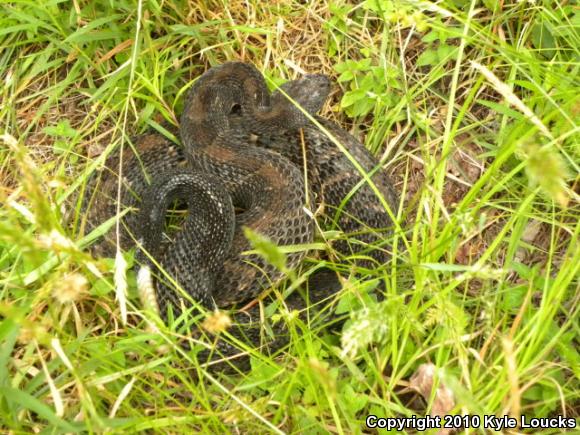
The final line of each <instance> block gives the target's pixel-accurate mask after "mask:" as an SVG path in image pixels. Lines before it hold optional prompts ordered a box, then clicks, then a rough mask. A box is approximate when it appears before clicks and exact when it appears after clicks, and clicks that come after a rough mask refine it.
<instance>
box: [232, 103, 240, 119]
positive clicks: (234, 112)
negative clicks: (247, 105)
mask: <svg viewBox="0 0 580 435" xmlns="http://www.w3.org/2000/svg"><path fill="white" fill-rule="evenodd" d="M241 114H242V105H241V104H238V103H235V104H234V105H232V108H231V109H230V115H236V116H240V115H241Z"/></svg>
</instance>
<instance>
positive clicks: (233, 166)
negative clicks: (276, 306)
mask: <svg viewBox="0 0 580 435" xmlns="http://www.w3.org/2000/svg"><path fill="white" fill-rule="evenodd" d="M329 90H330V83H329V80H328V79H327V78H326V77H325V76H322V75H309V76H305V77H304V78H302V79H300V80H295V81H291V82H288V83H286V84H285V85H284V86H282V87H281V91H283V92H281V91H278V92H275V93H274V94H273V95H270V93H269V91H268V89H267V87H266V85H265V81H264V79H263V77H262V75H261V74H260V73H259V72H258V71H257V70H256V69H255V68H254V67H253V66H250V65H248V64H245V63H241V62H228V63H225V64H223V65H221V66H218V67H214V68H211V69H210V70H208V71H207V72H206V73H205V74H203V75H202V76H201V77H200V78H199V79H198V80H197V81H196V82H195V83H194V85H193V86H192V88H191V89H190V91H189V94H188V96H187V99H186V102H185V107H184V111H183V114H182V116H181V125H180V130H179V133H180V136H181V139H182V143H183V149H182V148H180V147H178V146H176V145H174V144H172V143H170V142H169V141H168V140H167V139H165V138H163V137H162V136H160V135H158V134H146V135H143V136H141V137H139V138H137V140H136V141H135V148H136V150H137V153H136V154H132V155H129V156H127V155H126V156H125V159H124V161H123V165H122V174H123V178H122V190H121V193H122V195H121V203H122V207H123V208H125V207H129V208H139V209H140V210H139V211H135V212H129V213H127V214H126V215H125V216H124V217H123V218H122V219H123V220H122V223H123V231H122V234H121V247H122V248H124V249H128V248H129V247H131V246H132V245H133V244H134V240H135V239H137V240H138V241H141V243H142V246H143V248H144V249H145V251H146V252H148V253H149V254H150V255H151V256H152V257H153V258H154V259H155V260H156V261H157V262H158V264H159V265H161V266H162V267H163V269H164V270H165V271H166V272H167V273H168V274H169V275H170V276H171V277H172V278H173V279H174V280H175V281H176V282H177V283H179V284H180V286H181V287H182V288H183V289H184V291H186V292H187V293H188V294H189V295H190V296H191V298H192V299H193V300H194V301H197V302H198V303H200V304H202V305H204V306H206V307H207V308H214V307H215V306H217V307H220V308H227V307H231V306H234V305H236V304H240V303H242V302H247V301H249V300H252V299H254V298H255V297H256V296H257V295H258V294H259V293H260V292H262V291H263V290H264V289H266V288H268V287H270V286H271V285H272V283H275V282H277V281H279V280H280V279H281V278H282V272H281V271H280V270H279V269H278V268H276V267H274V266H273V265H271V264H269V263H268V262H267V261H265V260H264V258H263V257H262V256H260V255H257V254H254V255H242V252H244V251H247V250H249V249H250V244H249V242H248V240H247V239H246V237H245V235H244V231H243V228H244V227H248V228H250V229H252V230H253V231H254V232H256V233H259V234H261V235H263V236H265V237H267V238H268V239H270V240H271V241H272V242H274V243H275V244H277V245H279V246H286V245H297V244H305V243H309V242H311V241H312V240H313V238H314V232H315V231H314V229H315V227H314V222H313V219H312V218H311V216H310V215H309V213H307V211H306V210H305V206H306V205H307V199H308V198H310V200H311V203H310V204H309V206H310V208H311V210H316V209H317V208H318V207H319V206H320V205H323V206H324V210H325V215H326V216H327V217H326V218H325V219H326V220H327V221H328V222H330V221H333V222H335V224H336V225H337V227H338V228H339V229H342V230H343V231H345V232H348V233H359V234H358V235H357V236H356V239H357V240H359V241H360V244H359V245H356V246H349V245H348V243H347V242H345V241H339V242H338V243H337V244H336V249H337V250H338V251H339V252H341V253H343V254H347V255H348V254H351V253H354V254H355V255H357V256H358V257H360V259H359V261H360V264H363V265H367V266H369V265H371V264H372V263H373V262H375V263H376V262H382V261H384V260H385V259H386V258H387V250H388V246H382V247H381V246H380V245H381V243H383V244H384V243H385V242H384V238H385V234H387V233H386V231H388V230H389V228H391V227H392V221H391V219H390V218H389V214H388V213H387V211H386V210H385V207H384V204H383V203H382V202H381V200H380V199H379V196H377V195H376V192H373V190H372V189H371V188H370V187H369V185H368V184H367V183H365V182H361V180H363V176H362V175H361V174H360V172H359V171H358V170H357V169H356V168H355V166H354V165H353V163H352V162H351V160H350V159H349V158H348V156H346V155H345V154H344V153H343V152H341V151H340V150H339V149H338V148H337V147H336V145H335V143H334V142H333V140H332V139H331V138H329V135H327V133H325V132H324V131H323V129H321V128H320V127H319V126H317V125H315V124H314V123H312V122H310V120H309V117H307V116H306V115H305V114H304V112H303V111H302V110H300V109H299V108H298V107H297V106H296V105H295V104H294V103H292V102H291V101H290V100H288V99H287V98H286V97H285V95H284V93H285V94H287V95H288V96H289V97H290V98H291V99H292V100H293V101H294V102H296V103H298V104H299V105H300V106H302V108H303V110H304V111H305V112H307V113H309V114H311V115H314V114H315V113H316V112H317V111H318V110H319V109H320V108H321V107H322V105H323V103H324V102H325V100H326V98H327V96H328V93H329ZM315 119H316V120H317V122H318V123H319V124H321V125H322V126H323V128H324V129H326V130H327V132H329V133H330V136H331V137H332V136H334V138H335V139H337V140H338V141H340V143H341V144H342V145H343V146H344V147H345V148H346V150H347V151H348V152H349V153H350V154H351V156H352V157H353V158H354V159H355V160H356V161H357V162H358V163H359V164H360V166H361V168H362V169H363V170H364V171H366V172H367V173H373V171H374V174H373V175H372V181H373V183H374V184H375V186H376V189H377V190H378V193H379V194H380V195H381V196H382V197H383V198H384V201H386V203H387V204H388V205H389V207H390V208H391V210H392V211H393V212H394V211H395V204H396V202H397V201H396V195H395V193H394V191H393V188H392V185H391V182H390V181H389V179H388V178H387V176H386V175H385V174H384V173H383V172H382V171H380V170H376V169H377V161H376V160H375V159H374V157H372V155H371V154H370V153H369V152H368V151H367V150H366V149H365V148H364V146H363V145H362V144H361V143H360V142H358V141H357V140H356V139H354V138H353V137H352V136H350V135H349V134H348V133H346V132H345V131H344V130H342V129H340V128H339V127H338V126H337V125H335V124H333V123H330V122H328V121H326V120H324V119H322V118H320V117H316V118H315ZM304 151H305V152H304ZM126 154H127V153H126ZM117 167H118V156H113V157H112V158H110V159H109V160H108V161H107V164H106V165H105V170H104V171H103V172H102V173H101V175H100V177H95V179H94V180H91V182H90V183H89V186H88V190H87V192H86V194H85V197H86V198H88V199H87V200H86V201H85V204H84V208H85V209H86V210H87V226H88V229H89V230H90V229H92V228H94V227H95V226H96V225H97V224H99V223H102V222H103V221H104V220H105V219H108V218H110V217H112V216H114V215H115V213H116V207H117V204H116V201H115V200H114V198H115V196H116V191H117V183H118V177H117V176H116V174H115V173H114V172H115V171H116V170H117ZM304 169H306V170H304ZM305 174H306V178H305ZM97 180H98V181H97ZM345 198H346V201H345ZM176 199H179V200H181V201H183V202H185V203H186V205H187V209H188V213H187V217H186V218H185V222H184V223H183V226H182V228H181V229H180V230H179V231H177V233H176V234H175V235H174V237H173V241H172V242H168V241H166V240H165V239H164V237H163V229H164V225H165V216H166V212H167V209H168V207H169V206H170V205H171V203H172V202H173V201H175V200H176ZM89 200H90V201H91V203H89ZM236 210H237V213H236ZM333 215H336V216H338V217H337V218H336V219H333V217H335V216H333ZM369 229H371V230H372V231H368V230H369ZM105 238H106V237H105ZM372 244H374V245H376V246H371V245H372ZM370 247H372V248H373V249H371V248H370ZM97 249H98V250H99V251H100V253H102V254H108V253H109V254H110V253H111V244H110V243H107V242H106V241H104V242H102V243H100V244H99V245H98V246H97ZM367 251H368V252H367ZM304 255H305V252H294V253H290V254H288V255H287V258H286V263H287V266H288V268H290V269H291V268H293V267H295V266H296V265H298V264H299V263H300V262H301V261H302V259H303V258H304ZM142 258H145V257H142ZM335 290H336V289H334V290H332V291H335ZM321 293H322V294H321V295H319V296H323V295H324V296H326V293H325V292H324V291H321ZM156 294H157V301H158V303H159V308H160V310H161V314H162V315H163V316H164V315H165V314H166V313H167V309H168V308H171V310H173V312H174V314H179V313H180V312H181V307H183V306H188V305H189V304H188V303H187V301H185V305H184V301H183V299H182V298H181V295H180V293H178V292H176V291H175V290H174V288H173V286H171V285H170V284H169V283H166V282H164V281H163V280H162V279H159V280H158V282H157V290H156ZM311 297H313V295H312V294H311ZM294 299H298V298H294ZM292 303H294V302H292ZM297 304H298V305H300V303H297ZM302 304H303V302H302ZM236 320H238V317H236ZM242 334H243V335H246V336H248V335H249V336H250V339H251V340H252V341H255V342H256V343H259V341H260V340H259V338H255V337H254V338H253V336H254V335H256V334H258V335H259V330H258V329H256V330H255V331H254V332H251V331H250V332H249V333H248V330H247V329H246V330H244V331H243V332H242ZM221 350H222V351H223V352H222V353H226V354H228V353H230V354H231V353H232V352H231V351H230V350H229V348H228V347H227V346H223V348H222V349H221Z"/></svg>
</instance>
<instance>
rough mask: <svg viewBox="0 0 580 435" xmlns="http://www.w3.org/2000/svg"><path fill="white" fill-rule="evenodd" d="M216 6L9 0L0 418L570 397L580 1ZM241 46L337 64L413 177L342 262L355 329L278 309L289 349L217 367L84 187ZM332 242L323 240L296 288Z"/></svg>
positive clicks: (204, 428)
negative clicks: (151, 290) (144, 293)
mask: <svg viewBox="0 0 580 435" xmlns="http://www.w3.org/2000/svg"><path fill="white" fill-rule="evenodd" d="M200 3H201V4H197V3H187V2H180V1H179V0H168V1H166V2H155V1H152V2H137V3H134V2H125V1H121V2H105V1H100V0H97V1H93V2H79V1H73V2H61V1H40V2H30V1H16V2H11V3H9V4H8V3H6V4H3V6H2V9H1V11H0V24H1V25H0V41H1V42H0V47H1V52H0V77H1V78H2V81H1V98H2V104H1V106H0V126H1V128H0V133H1V134H2V135H3V136H2V141H1V143H2V147H1V148H0V168H1V172H0V177H1V184H0V186H1V190H0V200H1V203H2V208H1V210H0V213H1V217H0V319H1V323H0V343H1V346H0V428H2V429H3V430H6V431H9V432H11V433H28V432H38V431H46V432H51V433H53V432H105V431H109V432H120V431H131V432H133V431H140V430H144V431H145V430H146V431H151V432H190V431H199V432H214V433H215V432H217V431H219V432H222V431H223V432H242V433H247V432H258V433H262V432H264V433H265V432H306V433H327V432H330V433H351V432H353V433H361V432H364V431H366V430H367V429H366V427H365V426H364V424H365V416H366V415H368V414H375V415H377V416H379V417H395V416H406V417H410V416H412V415H419V416H424V415H426V414H427V413H432V414H441V413H442V414H458V415H461V414H469V415H498V416H504V415H508V416H512V417H517V418H519V416H521V415H525V416H526V417H528V419H529V418H531V417H546V416H555V415H565V416H566V417H570V418H576V419H578V418H579V417H580V382H579V377H580V355H579V353H578V348H579V332H580V327H579V324H580V322H578V311H579V309H580V292H579V283H578V276H579V270H578V269H579V268H580V249H578V246H580V243H579V240H578V238H579V232H580V226H579V223H578V222H579V219H578V218H579V209H578V180H579V179H578V173H579V171H578V166H579V161H580V159H579V156H580V148H579V147H578V144H579V143H580V141H579V127H578V124H579V123H578V121H579V114H580V99H579V97H578V85H579V80H578V77H579V76H580V74H579V73H580V48H579V47H580V29H579V26H580V21H579V20H580V10H579V9H578V7H577V6H573V5H572V2H567V1H564V0H560V1H547V0H546V1H540V0H538V1H504V2H492V1H489V0H484V1H483V2H469V1H465V0H443V1H441V2H438V3H431V2H410V1H409V2H407V1H391V0H369V1H366V2H362V3H360V4H358V3H357V2H353V3H352V4H351V3H348V2H345V1H344V0H338V1H336V2H333V3H331V4H327V3H326V2H316V1H315V2H308V3H306V4H303V2H296V1H292V0H283V1H280V2H274V3H273V4H270V5H268V4H264V3H263V2H257V1H254V0H250V1H244V2H242V1H233V2H220V1H208V2H200ZM229 59H242V60H245V61H248V62H252V63H254V64H255V65H257V66H258V68H260V69H261V70H262V71H263V72H264V73H265V74H266V76H267V77H268V78H269V79H271V80H273V82H274V83H281V81H282V80H283V79H288V78H294V77H296V76H299V75H300V73H301V72H302V70H304V71H306V72H322V73H326V74H329V75H331V76H332V77H333V79H334V80H336V81H338V83H339V85H340V86H337V91H336V92H335V93H334V94H333V98H332V101H331V103H330V104H328V105H327V107H326V109H325V114H324V115H325V116H326V117H329V118H332V119H335V120H336V121H337V122H339V123H340V124H341V125H343V126H344V128H347V129H349V130H350V131H351V132H353V134H354V135H356V136H359V137H361V138H362V139H364V142H365V144H366V146H367V147H368V148H369V149H370V150H372V151H373V152H374V153H376V155H377V156H378V157H379V158H381V161H382V162H383V163H384V167H385V170H386V171H387V172H389V173H390V174H392V177H393V180H394V181H395V183H396V186H397V189H398V191H399V192H400V193H401V205H400V208H399V209H398V210H393V212H394V213H395V214H396V215H397V216H398V218H399V219H398V221H399V223H400V226H401V231H398V232H397V233H396V234H395V235H394V236H393V241H392V242H393V246H395V245H396V244H397V242H398V243H399V245H400V246H401V249H398V250H396V251H395V255H394V256H393V260H392V261H391V262H390V263H389V264H386V265H383V266H381V267H378V268H377V269H376V270H370V271H368V270H357V268H356V266H354V265H353V263H352V261H350V262H349V259H348V258H345V259H342V260H343V261H340V262H338V261H337V262H336V264H330V267H332V268H335V269H337V270H340V271H342V273H343V276H344V277H345V278H344V282H343V289H342V290H341V293H340V302H339V304H338V311H339V313H340V315H342V316H344V317H347V318H348V319H349V321H348V322H347V323H346V324H345V326H344V329H343V330H342V331H341V332H340V331H339V332H338V333H337V332H334V333H333V332H331V331H329V330H328V329H326V328H325V326H326V323H328V322H329V320H320V321H316V319H312V322H311V324H306V323H303V322H301V321H300V320H299V319H297V318H294V317H292V316H291V315H287V313H286V314H285V313H284V311H283V310H282V311H280V312H281V313H282V315H281V316H280V315H278V317H282V321H286V322H287V323H288V324H289V329H290V331H291V332H292V342H291V344H290V346H289V347H288V349H285V351H284V352H282V353H281V354H279V355H277V356H275V357H269V356H266V355H261V354H259V353H258V352H255V351H254V352H252V354H253V355H254V357H253V360H252V363H253V364H252V370H251V371H250V372H249V373H246V374H238V375H235V376H227V375H219V374H211V373H207V372H205V371H203V370H202V369H201V368H199V365H198V363H197V361H196V359H195V353H194V352H191V351H185V350H183V349H182V348H181V347H179V345H178V344H177V342H178V340H177V338H178V337H177V335H178V331H174V330H172V329H171V328H168V327H165V326H163V325H157V327H158V328H159V329H160V333H154V332H152V329H151V325H152V322H153V321H152V320H151V318H150V316H148V315H147V313H145V312H143V311H142V310H140V308H139V307H140V304H139V303H138V298H136V294H135V293H136V292H135V276H134V272H133V271H131V270H129V272H128V273H127V275H126V279H125V275H124V274H123V273H120V274H119V273H118V269H119V268H118V267H117V277H118V278H119V277H120V279H117V281H115V279H114V276H115V268H116V266H115V261H113V260H110V259H98V258H93V257H92V256H91V255H90V254H89V250H88V244H89V243H90V240H91V238H94V236H97V235H98V234H99V233H102V231H101V230H98V231H97V232H96V234H93V235H92V236H91V235H89V236H87V237H83V236H82V235H81V233H80V232H79V226H78V221H79V220H80V218H81V217H82V216H79V209H78V206H77V205H76V204H75V203H74V201H73V198H74V196H75V194H76V192H78V191H81V190H82V189H83V186H84V184H85V183H86V180H87V179H88V177H89V176H90V174H91V173H92V172H93V171H94V170H95V169H96V168H97V167H98V166H99V165H100V164H102V161H103V159H104V157H103V156H105V155H107V154H108V153H110V152H112V151H113V150H115V149H118V148H119V147H120V146H123V147H125V150H126V151H127V150H129V146H130V141H129V137H130V136H131V135H132V134H134V133H138V132H142V131H145V130H147V129H151V128H152V129H156V130H158V131H160V132H164V131H165V130H164V128H163V127H162V124H163V122H170V123H174V124H175V123H176V119H177V116H178V115H179V113H180V111H181V106H182V101H183V98H182V96H183V93H184V92H185V90H186V89H187V86H188V83H189V82H190V80H191V79H193V78H195V77H197V76H198V75H199V74H201V73H202V72H203V71H205V70H206V69H207V68H208V67H209V66H211V65H216V64H219V63H220V62H222V61H224V60H229ZM338 88H340V89H338ZM71 216H72V218H71ZM71 222H72V223H71ZM108 224H109V225H111V224H112V225H114V222H109V223H108ZM327 235H329V236H332V233H329V234H327ZM320 242H321V243H322V245H316V246H317V247H320V246H326V244H325V243H324V240H321V241H320ZM126 258H127V260H128V261H129V266H130V265H131V263H132V259H131V255H130V254H128V255H127V257H126ZM324 265H327V266H328V264H327V263H324V262H323V260H320V259H317V257H316V255H314V254H313V255H312V256H311V258H310V259H309V260H308V261H307V262H306V263H305V265H304V266H303V267H302V268H301V269H300V270H298V271H297V272H296V273H295V274H293V275H292V276H291V277H290V279H289V281H288V283H287V287H289V288H292V287H301V286H302V284H303V282H304V280H305V277H306V276H307V275H308V274H310V273H312V272H313V271H314V270H315V269H316V268H318V267H321V266H324ZM117 266H118V263H117ZM121 272H122V271H121ZM123 282H127V283H128V291H129V299H128V301H127V304H128V306H127V309H128V312H127V321H126V323H125V322H124V321H123V320H124V315H122V310H121V306H122V304H120V303H119V302H118V301H117V300H116V298H115V294H116V290H115V289H118V288H119V285H121V284H122V283H123ZM373 288H375V289H377V290H378V291H381V292H382V293H384V294H385V295H386V298H385V300H384V301H383V302H376V301H375V300H374V299H373V298H372V297H370V296H368V292H369V291H370V290H371V289H373ZM275 308H276V306H273V307H265V310H266V312H267V313H269V314H272V312H275V311H276V310H275ZM280 312H279V313H280ZM425 364H432V365H427V366H426V365H425ZM433 368H434V370H433ZM433 383H435V385H438V388H431V385H432V384H433ZM450 397H452V399H450ZM576 421H577V420H576ZM466 430H467V431H468V432H470V433H483V432H484V429H483V426H482V425H481V424H480V425H479V427H476V428H472V429H466ZM522 431H523V432H533V433H561V432H562V431H564V429H542V430H540V429H535V430H532V429H527V430H524V429H522Z"/></svg>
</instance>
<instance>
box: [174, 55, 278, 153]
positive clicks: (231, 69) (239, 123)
mask: <svg viewBox="0 0 580 435" xmlns="http://www.w3.org/2000/svg"><path fill="white" fill-rule="evenodd" d="M269 106H270V94H269V92H268V88H267V87H266V84H265V82H264V78H263V77H262V74H260V72H259V71H258V70H257V69H256V68H255V67H254V66H252V65H250V64H246V63H242V62H227V63H224V64H223V65H220V66H217V67H214V68H211V69H210V70H208V71H207V72H206V73H204V74H203V75H202V76H201V77H200V78H199V79H198V80H197V81H196V82H195V83H194V85H193V86H192V88H191V90H190V91H189V93H188V96H187V99H186V102H185V107H184V110H183V114H182V116H181V134H182V139H184V142H185V143H190V144H192V145H197V146H207V145H210V144H211V143H213V141H214V140H215V139H216V138H218V137H233V136H236V135H237V136H239V135H242V134H243V133H244V131H245V129H244V128H243V126H244V124H245V122H244V119H247V118H248V117H249V116H250V113H249V112H250V111H251V110H254V109H255V108H263V107H269Z"/></svg>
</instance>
